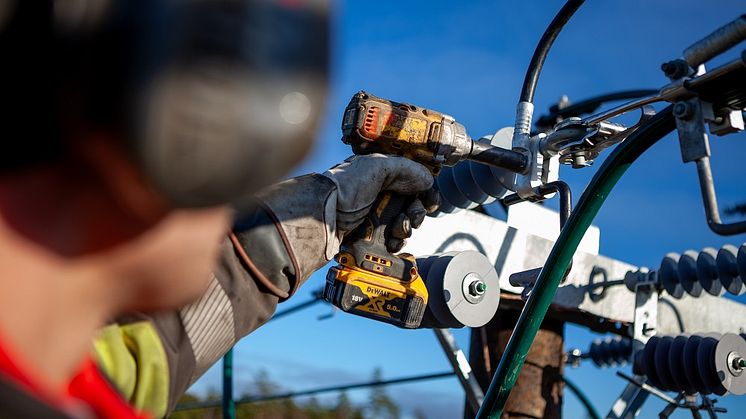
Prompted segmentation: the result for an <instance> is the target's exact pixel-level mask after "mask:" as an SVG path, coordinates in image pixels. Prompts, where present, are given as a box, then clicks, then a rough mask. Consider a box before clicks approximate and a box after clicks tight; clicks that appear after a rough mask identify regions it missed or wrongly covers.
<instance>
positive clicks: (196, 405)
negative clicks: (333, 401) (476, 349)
mask: <svg viewBox="0 0 746 419" xmlns="http://www.w3.org/2000/svg"><path fill="white" fill-rule="evenodd" d="M453 376H454V372H453V371H444V372H437V373H433V374H424V375H415V376H409V377H400V378H393V379H390V380H379V381H366V382H363V383H354V384H346V385H340V386H330V387H321V388H315V389H311V390H303V391H296V392H287V393H282V394H270V395H266V396H248V397H244V398H241V399H238V400H236V401H235V403H236V405H241V404H250V403H259V402H267V401H271V400H279V399H290V398H293V397H300V396H310V395H314V394H319V393H329V392H335V391H346V390H356V389H360V388H367V387H380V386H389V385H393V384H404V383H411V382H415V381H426V380H436V379H440V378H450V377H453ZM220 405H221V404H220V400H205V401H201V402H193V403H184V404H179V405H176V408H175V409H174V411H176V412H178V411H183V410H193V409H209V408H215V407H220Z"/></svg>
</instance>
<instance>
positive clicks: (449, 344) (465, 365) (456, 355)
mask: <svg viewBox="0 0 746 419" xmlns="http://www.w3.org/2000/svg"><path fill="white" fill-rule="evenodd" d="M433 332H435V337H437V338H438V342H440V346H441V347H442V348H443V351H444V352H445V354H446V357H447V358H448V362H449V363H450V364H451V368H453V372H455V373H456V377H458V381H459V382H460V383H461V387H463V388H464V393H466V401H467V403H469V406H470V407H471V409H472V411H474V412H476V411H478V410H479V406H481V405H482V400H484V392H483V391H482V387H480V386H479V383H478V382H477V379H476V377H474V374H473V373H472V370H471V365H469V361H468V360H467V359H466V355H464V351H462V350H461V348H459V347H458V345H457V344H456V339H454V338H453V334H452V333H451V331H450V330H448V329H433Z"/></svg>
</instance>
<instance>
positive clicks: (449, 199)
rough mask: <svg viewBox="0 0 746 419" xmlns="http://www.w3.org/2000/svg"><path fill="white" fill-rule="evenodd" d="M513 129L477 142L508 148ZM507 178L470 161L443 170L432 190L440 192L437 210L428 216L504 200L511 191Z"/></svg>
mask: <svg viewBox="0 0 746 419" xmlns="http://www.w3.org/2000/svg"><path fill="white" fill-rule="evenodd" d="M512 136H513V128H512V127H507V128H503V129H501V130H499V131H498V132H497V133H496V134H495V135H493V136H488V137H482V138H480V139H479V140H478V141H481V142H487V143H490V144H492V145H494V146H498V147H502V148H507V149H510V148H511V143H512ZM509 176H510V172H509V171H507V170H500V169H496V168H493V167H489V166H486V165H484V164H479V163H475V162H472V161H468V160H467V161H463V162H461V163H459V164H457V165H455V166H453V167H443V168H442V169H441V171H440V174H439V175H438V177H437V179H436V182H435V186H436V188H437V189H438V191H439V192H440V208H439V209H438V211H436V212H435V213H433V214H431V216H435V217H438V216H441V215H443V214H450V213H453V212H456V211H461V210H462V209H471V208H475V207H476V206H478V205H487V204H490V203H492V202H494V201H495V200H497V199H501V198H503V197H505V196H506V195H507V194H508V193H510V190H509V189H508V188H507V187H506V186H505V185H506V183H507V182H506V179H507V178H508V177H509Z"/></svg>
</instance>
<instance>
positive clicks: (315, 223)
mask: <svg viewBox="0 0 746 419" xmlns="http://www.w3.org/2000/svg"><path fill="white" fill-rule="evenodd" d="M431 185H432V176H431V175H430V173H429V172H428V171H427V169H425V168H424V167H423V166H420V165H419V164H416V163H413V162H411V161H409V160H406V159H404V158H397V157H385V156H365V157H357V158H355V159H354V160H352V161H348V162H345V163H343V164H341V165H339V166H337V167H335V168H334V169H332V170H331V171H329V172H327V173H325V174H324V175H318V174H314V175H307V176H302V177H299V178H295V179H291V180H288V181H285V182H282V183H279V184H277V185H274V186H272V187H270V188H268V189H266V190H265V191H263V192H262V193H260V194H259V195H258V196H257V198H258V205H257V208H256V210H255V211H253V213H252V214H250V215H249V216H248V217H245V218H243V219H242V220H240V222H239V223H238V224H237V225H236V228H235V229H234V233H233V234H231V235H230V237H229V238H227V239H226V240H225V242H224V243H223V247H222V250H221V255H220V260H219V262H218V265H217V267H216V269H215V270H214V273H213V275H212V277H211V279H210V284H209V286H208V288H207V291H206V292H205V293H204V294H203V295H202V297H201V298H200V299H199V300H198V301H196V302H194V303H192V304H190V305H189V306H187V307H184V308H182V309H180V310H178V311H174V312H166V313H160V314H157V315H133V316H129V317H127V318H125V319H122V321H120V322H119V323H118V324H116V325H112V326H109V327H107V328H105V329H104V330H103V331H102V333H101V336H100V338H99V339H98V340H97V342H96V356H97V358H98V360H99V364H100V365H101V366H102V369H103V370H104V371H105V372H106V373H107V374H108V375H109V377H110V378H111V379H112V381H113V382H114V383H115V384H116V385H117V387H118V388H119V389H120V390H121V391H122V392H123V393H124V394H125V396H126V397H128V398H129V399H130V400H131V401H132V402H133V403H134V404H135V405H136V407H139V408H142V409H145V410H149V411H151V412H152V413H153V414H155V415H156V416H162V415H164V414H165V413H166V412H168V411H170V410H172V409H173V407H174V405H175V404H176V402H177V401H178V399H179V398H180V397H181V395H182V394H183V393H184V392H185V391H186V389H187V388H188V387H189V385H191V384H192V383H193V382H194V381H196V380H197V378H199V377H200V376H201V375H202V374H203V373H204V372H205V371H206V370H207V369H208V368H209V367H210V366H211V365H212V364H214V363H215V362H216V361H217V360H219V359H220V358H221V357H222V356H223V354H224V353H225V352H226V351H228V349H230V348H231V347H232V346H233V345H234V344H235V343H236V342H237V341H238V340H239V339H240V338H242V337H243V336H246V335H247V334H249V333H250V332H252V331H253V330H255V329H256V328H258V327H259V326H261V325H262V324H263V323H264V322H266V321H267V320H268V319H269V318H270V317H271V316H272V314H273V313H274V311H275V307H276V306H277V304H278V302H280V301H283V300H285V299H287V298H289V297H290V296H292V295H293V294H294V293H295V291H296V290H297V289H298V288H299V287H300V285H301V284H302V283H303V282H304V281H305V280H306V279H307V278H308V277H309V276H310V275H311V274H312V273H313V272H314V271H316V270H318V269H319V268H321V267H322V266H324V265H325V264H326V263H327V262H328V261H329V260H330V259H331V258H332V257H333V256H334V255H335V254H336V253H337V252H338V250H339V243H340V241H341V239H342V237H343V236H344V234H346V233H347V232H349V231H351V230H353V229H354V228H355V227H356V226H357V225H358V224H359V223H360V222H361V220H362V219H363V217H364V216H365V215H366V214H367V213H368V211H369V210H370V206H371V205H372V203H373V201H374V200H375V198H376V196H377V195H378V194H379V193H380V191H381V190H392V191H395V192H399V193H408V194H415V193H419V192H422V191H425V190H427V189H428V188H430V186H431ZM407 213H408V214H407V216H408V218H409V219H411V223H412V225H413V226H415V227H416V226H418V225H419V224H420V223H421V222H422V219H423V218H424V216H425V211H424V207H423V205H422V203H420V202H419V201H417V203H416V204H413V206H412V207H410V209H409V210H408V211H407Z"/></svg>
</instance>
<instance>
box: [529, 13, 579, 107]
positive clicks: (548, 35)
mask: <svg viewBox="0 0 746 419" xmlns="http://www.w3.org/2000/svg"><path fill="white" fill-rule="evenodd" d="M584 1H585V0H568V2H567V3H565V5H564V6H562V8H561V9H560V11H559V12H557V16H555V17H554V19H553V20H552V22H551V23H550V24H549V26H548V27H547V30H546V31H544V35H542V36H541V39H540V40H539V44H538V45H537V46H536V50H534V55H533V56H532V57H531V62H530V63H529V64H528V70H526V78H524V79H523V87H522V88H521V99H520V101H521V102H529V103H533V101H534V92H535V91H536V85H537V84H538V82H539V74H541V68H542V67H543V66H544V60H546V59H547V55H548V54H549V50H550V49H551V48H552V44H554V40H555V39H557V35H559V33H560V31H561V30H562V27H564V26H565V23H567V21H568V20H570V17H572V15H573V14H575V12H576V11H577V10H578V8H579V7H580V5H581V4H583V2H584Z"/></svg>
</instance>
